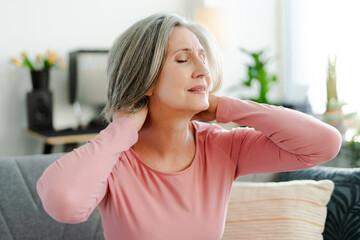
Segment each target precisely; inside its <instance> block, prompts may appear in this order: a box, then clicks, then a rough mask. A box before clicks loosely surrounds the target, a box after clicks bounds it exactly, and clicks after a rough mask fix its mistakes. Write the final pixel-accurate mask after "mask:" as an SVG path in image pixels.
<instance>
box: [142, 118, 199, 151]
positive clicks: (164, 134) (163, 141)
mask: <svg viewBox="0 0 360 240" xmlns="http://www.w3.org/2000/svg"><path fill="white" fill-rule="evenodd" d="M191 117H192V116H191V115H190V114H189V115H188V116H184V115H182V116H180V115H178V114H155V113H154V112H152V111H149V113H148V117H147V119H146V122H145V124H144V126H143V128H142V129H141V131H140V132H139V143H146V146H147V148H151V149H152V150H154V151H156V152H157V153H158V154H159V155H160V156H161V157H164V158H165V157H166V156H169V155H170V156H171V155H177V154H179V153H180V152H182V151H183V149H184V148H185V147H187V146H189V143H193V140H194V137H193V126H192V124H191V122H190V120H191Z"/></svg>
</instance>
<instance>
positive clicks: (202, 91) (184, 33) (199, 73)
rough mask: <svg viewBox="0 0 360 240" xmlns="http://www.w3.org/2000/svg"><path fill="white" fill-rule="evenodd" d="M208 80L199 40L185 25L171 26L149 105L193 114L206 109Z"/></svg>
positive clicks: (207, 71) (208, 76) (204, 55)
mask: <svg viewBox="0 0 360 240" xmlns="http://www.w3.org/2000/svg"><path fill="white" fill-rule="evenodd" d="M210 83H211V78H210V74H209V69H208V67H207V65H206V53H205V51H204V49H203V47H202V46H201V44H200V42H199V40H198V39H197V37H196V36H195V34H194V33H192V32H191V31H190V30H188V29H187V28H184V27H174V29H173V31H172V33H171V35H170V37H169V41H168V46H167V52H166V57H165V62H164V65H163V68H162V70H161V72H160V74H159V77H158V80H157V83H156V86H155V87H154V89H153V90H152V91H151V95H150V104H161V106H166V107H167V108H165V109H169V108H170V109H175V110H180V111H187V112H192V113H197V112H200V111H203V110H206V109H208V107H209V100H208V98H209V87H210ZM150 106H151V105H150Z"/></svg>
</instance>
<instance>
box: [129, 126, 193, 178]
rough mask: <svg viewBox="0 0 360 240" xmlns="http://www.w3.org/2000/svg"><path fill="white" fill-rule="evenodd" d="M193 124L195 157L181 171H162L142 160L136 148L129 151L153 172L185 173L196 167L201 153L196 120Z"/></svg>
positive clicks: (166, 173) (169, 174) (167, 173)
mask: <svg viewBox="0 0 360 240" xmlns="http://www.w3.org/2000/svg"><path fill="white" fill-rule="evenodd" d="M191 124H192V125H193V127H194V135H195V155H194V158H193V160H192V162H191V164H190V165H189V166H188V167H187V168H185V169H183V170H181V171H179V172H162V171H160V170H157V169H155V168H153V167H151V166H150V165H148V164H147V163H146V162H145V161H144V160H142V159H141V157H140V156H139V155H138V154H137V153H136V152H135V150H134V149H133V148H132V147H130V148H129V151H130V152H131V154H132V155H133V156H134V157H135V159H136V160H137V161H138V162H140V164H142V165H143V166H145V167H146V168H148V169H149V170H151V171H153V172H155V173H157V174H161V175H168V176H176V175H181V174H184V173H186V172H188V171H189V170H190V169H192V168H193V167H194V165H195V162H196V161H197V159H198V154H199V150H198V144H197V140H198V131H197V127H196V125H195V124H194V121H191Z"/></svg>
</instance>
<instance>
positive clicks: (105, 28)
mask: <svg viewBox="0 0 360 240" xmlns="http://www.w3.org/2000/svg"><path fill="white" fill-rule="evenodd" d="M158 11H170V12H180V13H187V12H190V13H191V9H187V2H186V1H182V0H172V1H166V0H152V1H148V0H131V1H118V0H104V1H95V0H77V1H71V0H62V1H49V0H32V1H27V0H13V1H3V0H1V1H0V31H1V32H0V48H1V49H0V114H1V115H0V155H22V154H35V153H40V152H41V151H42V145H41V144H40V143H39V142H38V141H36V140H33V139H31V138H29V137H27V136H26V135H25V134H24V133H23V130H24V128H25V127H26V126H27V120H26V108H25V103H26V102H25V97H26V93H27V92H29V91H30V90H31V85H30V73H29V71H28V70H27V69H18V68H15V67H14V66H13V65H11V64H10V63H9V58H10V57H14V56H19V55H20V52H21V51H23V50H27V51H28V54H29V55H36V54H38V53H45V51H46V50H47V49H49V48H50V49H53V50H56V51H57V52H58V53H59V54H60V55H61V56H63V57H64V58H66V57H67V54H68V52H69V51H71V50H74V49H78V48H101V49H103V48H109V47H110V46H111V44H112V42H113V41H114V39H115V38H116V37H117V36H118V35H119V34H120V33H121V32H122V31H123V30H125V29H126V28H127V27H129V26H130V24H132V23H133V22H135V21H136V20H138V19H140V18H143V17H145V16H147V15H150V14H152V13H155V12H158ZM67 87H68V85H67V72H66V70H55V71H52V72H51V84H50V88H51V90H52V92H53V95H54V97H53V98H54V99H53V100H54V125H55V127H61V126H62V125H64V119H65V120H66V119H67V120H66V121H65V122H68V121H69V119H70V121H71V119H73V121H75V120H74V117H73V115H72V108H71V105H70V104H68V102H67V99H68V95H67ZM65 115H66V116H65Z"/></svg>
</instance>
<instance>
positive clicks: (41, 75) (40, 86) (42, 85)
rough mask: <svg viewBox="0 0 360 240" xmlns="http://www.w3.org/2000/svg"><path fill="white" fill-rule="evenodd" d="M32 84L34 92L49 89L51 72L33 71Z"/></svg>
mask: <svg viewBox="0 0 360 240" xmlns="http://www.w3.org/2000/svg"><path fill="white" fill-rule="evenodd" d="M31 82H32V86H33V89H34V91H36V90H48V89H49V70H41V71H31Z"/></svg>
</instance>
